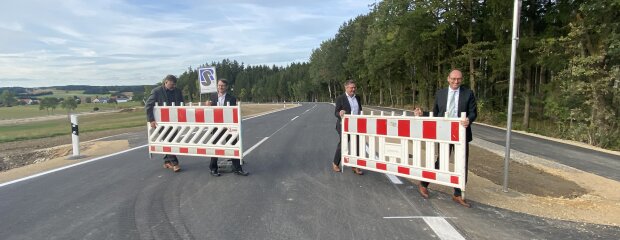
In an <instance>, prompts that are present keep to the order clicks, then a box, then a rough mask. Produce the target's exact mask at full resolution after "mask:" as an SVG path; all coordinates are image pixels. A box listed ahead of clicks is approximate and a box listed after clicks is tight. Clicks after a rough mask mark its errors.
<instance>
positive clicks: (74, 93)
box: [39, 89, 110, 98]
mask: <svg viewBox="0 0 620 240" xmlns="http://www.w3.org/2000/svg"><path fill="white" fill-rule="evenodd" d="M50 90H51V91H52V92H53V94H52V95H43V96H40V97H39V98H46V97H55V98H66V97H73V96H78V97H82V96H85V97H92V98H94V97H95V96H102V97H109V96H110V94H84V90H76V91H65V90H58V89H50Z"/></svg>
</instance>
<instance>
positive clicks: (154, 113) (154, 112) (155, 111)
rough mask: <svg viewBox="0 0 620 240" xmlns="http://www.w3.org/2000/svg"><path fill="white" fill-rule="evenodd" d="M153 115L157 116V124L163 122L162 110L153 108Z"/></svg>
mask: <svg viewBox="0 0 620 240" xmlns="http://www.w3.org/2000/svg"><path fill="white" fill-rule="evenodd" d="M153 115H154V116H155V121H156V122H161V108H159V107H153Z"/></svg>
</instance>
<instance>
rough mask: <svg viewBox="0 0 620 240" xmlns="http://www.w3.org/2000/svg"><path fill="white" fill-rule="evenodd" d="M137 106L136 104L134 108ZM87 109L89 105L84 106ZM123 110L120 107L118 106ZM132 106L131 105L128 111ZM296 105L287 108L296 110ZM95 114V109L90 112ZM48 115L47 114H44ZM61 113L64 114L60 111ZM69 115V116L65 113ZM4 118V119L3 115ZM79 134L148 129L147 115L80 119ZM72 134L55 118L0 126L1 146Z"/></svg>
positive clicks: (266, 107)
mask: <svg viewBox="0 0 620 240" xmlns="http://www.w3.org/2000/svg"><path fill="white" fill-rule="evenodd" d="M135 104H136V103H134V106H135ZM84 105H86V104H84ZM104 105H107V106H112V107H113V106H114V104H97V105H96V106H104ZM119 106H121V104H119ZM129 106H131V105H128V107H129ZM294 106H295V105H292V104H291V105H287V107H294ZM32 107H34V106H20V107H12V108H0V110H2V111H5V112H1V113H2V114H5V113H7V111H6V109H21V111H22V112H20V111H19V110H15V111H13V112H12V113H14V114H16V115H22V116H23V115H28V114H25V113H24V112H28V111H39V110H38V107H37V108H36V110H32V109H31V108H32ZM282 107H283V105H282V104H250V105H242V107H241V114H242V116H249V115H254V114H257V113H261V112H267V111H271V110H275V109H282ZM91 110H92V109H91ZM43 112H45V110H43ZM60 112H63V110H61V111H60ZM62 114H66V112H64V113H62ZM3 116H4V115H3ZM78 121H79V127H80V128H79V131H80V133H85V132H95V131H102V130H111V129H122V128H130V127H138V126H146V114H145V113H144V108H142V107H138V108H136V109H132V110H127V111H122V112H109V113H98V114H88V115H81V116H80V117H79V120H78ZM69 134H71V124H70V121H69V119H68V117H67V118H65V117H62V118H60V119H59V118H55V119H50V120H44V121H27V122H23V123H14V124H5V125H0V143H3V142H13V141H19V140H28V139H38V138H45V137H53V136H59V135H69Z"/></svg>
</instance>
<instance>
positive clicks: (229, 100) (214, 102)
mask: <svg viewBox="0 0 620 240" xmlns="http://www.w3.org/2000/svg"><path fill="white" fill-rule="evenodd" d="M207 105H209V106H237V98H235V96H233V95H232V94H229V93H228V81H227V80H226V79H220V80H217V93H214V94H211V97H210V98H209V101H207ZM223 134H224V132H221V133H220V135H219V136H217V137H216V138H215V141H218V140H219V139H220V138H221V137H222V135H223ZM217 160H218V158H216V157H212V158H211V164H210V165H209V168H210V169H211V175H213V176H215V177H219V176H220V172H219V171H218V166H217ZM231 161H232V165H233V172H234V173H235V174H237V175H239V176H247V175H249V174H250V173H248V172H245V171H243V169H242V168H241V164H240V162H241V161H240V160H239V159H231Z"/></svg>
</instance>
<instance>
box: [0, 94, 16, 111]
mask: <svg viewBox="0 0 620 240" xmlns="http://www.w3.org/2000/svg"><path fill="white" fill-rule="evenodd" d="M0 101H2V104H3V105H4V106H5V107H11V106H13V105H15V103H16V102H17V100H16V99H15V95H14V94H13V93H12V92H10V91H9V90H4V91H2V95H0Z"/></svg>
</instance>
